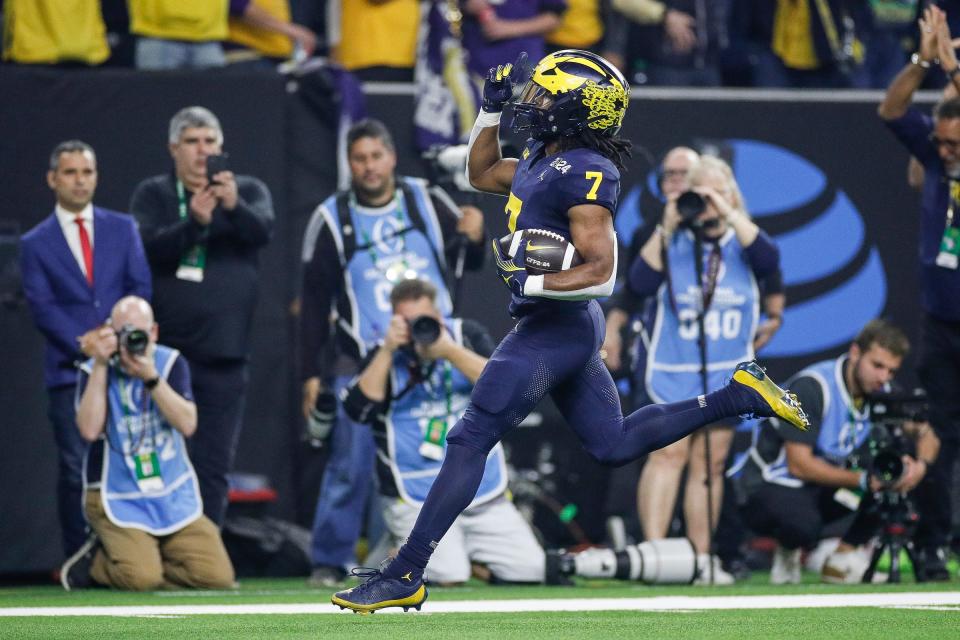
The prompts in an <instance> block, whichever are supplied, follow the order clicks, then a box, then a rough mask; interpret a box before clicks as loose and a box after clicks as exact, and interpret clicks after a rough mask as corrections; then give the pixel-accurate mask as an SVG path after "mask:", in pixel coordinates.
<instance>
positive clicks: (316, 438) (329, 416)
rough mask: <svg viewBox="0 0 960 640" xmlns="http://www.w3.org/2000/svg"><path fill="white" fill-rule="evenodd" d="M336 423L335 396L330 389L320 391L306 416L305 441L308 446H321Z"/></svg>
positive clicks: (315, 447)
mask: <svg viewBox="0 0 960 640" xmlns="http://www.w3.org/2000/svg"><path fill="white" fill-rule="evenodd" d="M336 424H337V396H336V394H335V393H334V392H333V391H330V390H323V391H320V393H318V394H317V399H316V401H314V403H313V406H312V407H310V416H309V417H308V418H307V441H308V442H309V443H310V446H311V447H313V448H314V449H319V448H321V447H322V446H323V443H324V442H326V441H327V438H329V437H330V432H331V431H333V427H334V426H335V425H336Z"/></svg>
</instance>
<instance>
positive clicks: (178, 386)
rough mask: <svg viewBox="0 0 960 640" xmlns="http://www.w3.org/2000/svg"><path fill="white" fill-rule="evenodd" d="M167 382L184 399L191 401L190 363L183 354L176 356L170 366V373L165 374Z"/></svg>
mask: <svg viewBox="0 0 960 640" xmlns="http://www.w3.org/2000/svg"><path fill="white" fill-rule="evenodd" d="M167 384H169V385H170V388H172V389H173V390H174V391H176V392H177V393H178V394H179V395H181V396H182V397H183V399H184V400H189V401H190V402H193V386H192V384H191V382H190V365H188V364H187V359H186V358H184V357H183V354H180V355H179V356H177V359H176V360H174V362H173V366H172V367H170V373H168V374H167Z"/></svg>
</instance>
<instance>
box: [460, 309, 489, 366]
mask: <svg viewBox="0 0 960 640" xmlns="http://www.w3.org/2000/svg"><path fill="white" fill-rule="evenodd" d="M463 344H464V346H466V347H467V348H468V349H470V350H471V351H473V352H474V353H475V354H477V355H478V356H483V357H484V358H489V357H490V356H492V355H493V351H494V349H496V348H497V345H496V343H495V342H494V341H493V338H492V337H491V336H490V332H489V331H487V329H486V327H484V326H483V325H482V324H480V323H479V322H477V321H476V320H470V319H464V321H463Z"/></svg>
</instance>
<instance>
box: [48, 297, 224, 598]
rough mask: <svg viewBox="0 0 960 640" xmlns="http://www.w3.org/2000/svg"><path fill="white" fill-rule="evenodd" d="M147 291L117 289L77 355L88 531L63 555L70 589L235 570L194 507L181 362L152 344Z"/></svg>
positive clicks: (216, 580)
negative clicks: (105, 320) (81, 356)
mask: <svg viewBox="0 0 960 640" xmlns="http://www.w3.org/2000/svg"><path fill="white" fill-rule="evenodd" d="M156 340H157V324H156V323H155V322H154V321H153V310H152V309H151V307H150V305H149V304H148V303H147V301H146V300H144V299H143V298H138V297H135V296H127V297H125V298H122V299H121V300H120V301H119V302H117V304H116V305H115V306H114V307H113V311H112V313H111V315H110V323H109V324H108V325H105V326H103V327H102V328H101V329H100V331H99V332H97V333H96V334H95V335H94V336H93V337H92V338H91V345H90V350H89V351H90V352H91V353H93V357H92V358H91V359H90V360H88V361H86V362H85V363H83V364H82V365H81V375H80V381H79V384H78V387H77V388H78V390H79V391H78V394H79V395H78V398H79V402H78V404H77V427H78V428H79V430H80V435H81V436H82V437H83V439H84V440H86V441H87V442H90V443H91V444H90V446H89V447H88V449H87V457H86V460H85V462H84V470H85V478H84V512H85V514H86V517H87V521H88V522H89V523H90V527H91V528H92V529H93V531H94V533H93V534H92V535H91V536H90V538H89V539H88V540H87V542H86V544H84V545H83V547H81V548H80V550H79V551H78V552H77V553H76V554H75V555H74V556H72V557H71V558H70V559H68V560H67V561H66V563H64V565H63V568H62V569H61V578H60V579H61V582H62V583H63V586H64V588H65V589H67V590H68V591H69V590H71V589H76V588H81V587H88V586H94V585H101V586H107V587H113V588H115V589H124V590H130V591H149V590H154V589H160V588H184V587H196V588H209V589H226V588H230V587H231V586H233V580H234V572H233V566H232V565H231V563H230V558H229V557H228V556H227V551H226V549H225V548H224V546H223V542H221V540H220V532H219V530H218V529H217V527H216V525H214V524H213V522H212V521H211V520H210V519H208V518H207V517H206V516H204V515H203V501H202V500H201V498H200V490H199V488H198V486H197V475H196V473H195V472H194V470H193V466H192V465H191V464H190V459H189V458H188V457H187V450H186V442H185V440H184V438H185V437H189V436H191V435H193V433H194V432H195V431H196V429H197V407H196V405H195V404H194V402H193V395H192V393H191V391H190V369H189V367H188V366H187V362H186V360H185V359H184V358H182V357H181V356H180V353H179V352H178V351H177V350H175V349H171V348H169V347H165V346H163V345H158V344H157V343H156Z"/></svg>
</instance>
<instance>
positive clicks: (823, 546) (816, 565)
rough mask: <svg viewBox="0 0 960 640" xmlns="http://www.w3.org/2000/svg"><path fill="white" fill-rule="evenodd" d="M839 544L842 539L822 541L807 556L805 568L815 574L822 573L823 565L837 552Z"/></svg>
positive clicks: (825, 539)
mask: <svg viewBox="0 0 960 640" xmlns="http://www.w3.org/2000/svg"><path fill="white" fill-rule="evenodd" d="M839 544H840V538H824V539H823V540H821V541H820V542H819V543H818V544H817V546H816V547H814V548H813V550H812V551H810V553H808V554H807V559H806V561H805V562H804V563H803V566H804V568H805V569H806V570H807V571H812V572H813V573H820V571H822V570H823V563H824V562H826V561H827V558H828V557H830V554H831V553H833V552H834V551H836V550H837V546H838V545H839Z"/></svg>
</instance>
